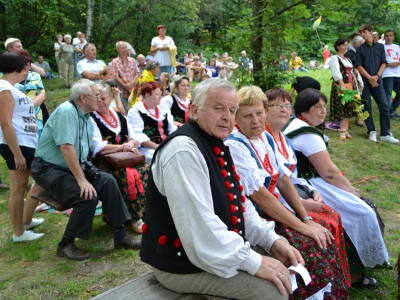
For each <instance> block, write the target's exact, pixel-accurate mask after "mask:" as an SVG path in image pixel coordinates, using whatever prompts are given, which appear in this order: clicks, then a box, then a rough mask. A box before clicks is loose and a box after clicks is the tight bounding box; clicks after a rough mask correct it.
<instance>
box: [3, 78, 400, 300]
mask: <svg viewBox="0 0 400 300" xmlns="http://www.w3.org/2000/svg"><path fill="white" fill-rule="evenodd" d="M304 75H306V74H304V73H296V76H304ZM307 76H311V77H314V78H316V79H317V80H319V81H320V82H321V86H322V91H323V92H324V93H325V94H327V95H328V98H329V95H330V89H331V80H330V78H331V73H330V71H329V70H315V71H313V70H310V72H309V73H308V74H307ZM44 85H45V88H46V95H47V99H46V105H47V107H48V109H49V111H53V110H54V109H55V108H56V107H57V105H58V104H60V103H62V102H64V101H66V100H68V98H69V90H68V89H63V88H62V87H63V83H62V81H61V80H59V79H55V80H51V81H48V80H45V81H44ZM193 86H194V85H193ZM193 86H192V87H193ZM289 87H290V85H288V86H287V88H289ZM294 96H296V95H294ZM327 111H328V112H329V103H328V108H327ZM373 111H374V119H375V124H376V126H377V128H379V115H378V110H377V106H376V104H375V103H373ZM391 125H392V128H391V131H392V132H393V134H394V135H395V137H399V136H400V121H397V122H396V121H391ZM350 126H351V129H350V132H351V134H352V135H353V136H354V140H352V141H346V142H342V141H340V140H339V138H338V133H337V132H334V131H330V130H325V132H324V134H326V135H327V136H328V137H329V139H330V141H329V147H330V155H331V158H332V160H333V161H334V163H335V164H336V165H337V166H338V167H339V169H340V170H341V171H343V172H344V173H345V174H346V176H347V177H348V179H349V180H350V182H353V183H355V182H357V183H356V184H355V187H357V188H358V189H360V191H361V193H362V195H363V196H364V197H366V198H370V199H373V200H374V202H375V204H376V205H377V206H378V208H379V213H380V215H381V217H382V219H383V220H384V222H385V224H386V229H385V241H386V243H387V248H388V251H389V254H390V257H391V262H392V263H395V259H396V258H397V256H398V254H399V253H400V243H399V241H400V230H399V224H400V199H399V188H400V155H399V153H400V152H399V149H400V146H399V145H390V144H383V143H371V142H369V141H368V140H367V138H366V133H367V130H366V129H365V128H360V127H357V126H355V125H354V119H353V120H352V121H351V123H350ZM0 174H1V178H2V180H3V181H4V182H5V183H9V178H8V171H7V167H6V165H5V162H4V160H3V159H2V158H0ZM372 176H376V177H374V178H370V177H372ZM8 197H9V191H3V190H0V240H1V242H0V266H1V272H0V291H1V292H0V293H1V294H0V299H90V298H91V297H93V296H95V295H97V294H100V293H102V292H104V291H106V290H108V289H111V288H113V287H115V286H118V285H120V284H122V283H124V282H126V281H128V280H130V279H132V278H134V277H136V276H137V275H139V274H142V273H144V272H146V271H148V270H149V266H148V265H147V264H145V263H143V262H141V260H140V257H139V251H130V250H118V251H115V250H114V246H113V235H112V231H111V229H110V228H109V227H108V226H107V225H105V224H104V222H103V221H102V217H96V218H95V220H94V222H93V229H92V232H91V236H90V238H89V240H88V241H84V240H77V241H76V244H77V246H78V247H80V248H81V249H82V250H83V251H87V252H89V253H90V254H91V258H89V259H88V260H86V261H84V262H75V261H68V260H66V259H63V258H59V257H57V256H56V249H57V244H58V242H59V241H60V239H61V237H62V234H63V232H64V230H65V226H66V224H67V221H68V216H65V215H61V214H49V213H40V214H36V215H35V216H36V217H42V218H45V223H44V224H43V225H40V226H39V227H37V228H36V229H35V232H44V233H45V236H44V237H43V238H42V239H40V240H38V241H35V242H32V243H23V244H14V243H13V242H12V239H11V237H12V226H11V222H10V216H9V212H8ZM130 234H131V235H133V234H132V233H130ZM367 272H368V274H369V275H371V276H373V277H376V278H377V279H378V280H380V282H381V285H380V287H379V288H376V289H373V290H366V289H354V288H352V289H350V296H351V299H382V300H386V299H396V293H397V285H396V274H395V272H394V271H393V270H387V269H384V268H378V269H373V270H372V269H369V270H367Z"/></svg>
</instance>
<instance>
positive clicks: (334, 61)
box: [329, 55, 364, 86]
mask: <svg viewBox="0 0 400 300" xmlns="http://www.w3.org/2000/svg"><path fill="white" fill-rule="evenodd" d="M339 59H340V61H341V62H342V63H343V65H344V66H345V68H352V69H353V70H354V68H353V64H352V63H351V61H350V60H349V59H347V58H346V59H342V58H341V57H340V56H339V55H333V56H331V57H330V59H329V68H330V69H331V72H332V77H333V80H335V81H338V80H340V79H343V76H342V73H340V66H339ZM352 73H353V76H354V72H353V71H352ZM353 80H355V78H354V79H353ZM357 81H358V84H359V85H360V86H364V82H363V80H362V78H361V75H360V73H358V76H357Z"/></svg>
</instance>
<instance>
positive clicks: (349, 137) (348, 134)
mask: <svg viewBox="0 0 400 300" xmlns="http://www.w3.org/2000/svg"><path fill="white" fill-rule="evenodd" d="M345 135H346V138H347V139H349V140H352V139H353V137H352V136H351V135H350V133H348V132H347V131H346V133H345Z"/></svg>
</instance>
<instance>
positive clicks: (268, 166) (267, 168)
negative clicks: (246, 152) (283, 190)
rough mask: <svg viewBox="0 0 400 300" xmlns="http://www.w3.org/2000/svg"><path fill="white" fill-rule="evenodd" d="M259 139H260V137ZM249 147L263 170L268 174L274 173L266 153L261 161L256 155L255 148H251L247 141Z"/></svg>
mask: <svg viewBox="0 0 400 300" xmlns="http://www.w3.org/2000/svg"><path fill="white" fill-rule="evenodd" d="M260 139H261V137H260ZM249 142H250V146H251V147H252V148H253V150H254V152H255V153H256V155H257V158H258V160H259V161H260V162H261V164H262V165H263V167H264V170H265V171H267V172H268V173H269V174H272V173H274V168H273V167H272V164H271V161H270V160H269V156H268V153H265V156H264V159H261V156H260V155H259V154H258V151H257V149H256V147H254V146H253V144H252V142H251V141H250V140H249Z"/></svg>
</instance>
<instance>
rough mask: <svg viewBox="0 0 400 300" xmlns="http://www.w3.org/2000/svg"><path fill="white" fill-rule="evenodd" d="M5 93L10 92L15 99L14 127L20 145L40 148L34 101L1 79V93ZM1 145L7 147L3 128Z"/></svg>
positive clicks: (0, 134)
mask: <svg viewBox="0 0 400 300" xmlns="http://www.w3.org/2000/svg"><path fill="white" fill-rule="evenodd" d="M3 91H10V92H11V95H12V97H13V98H14V102H15V103H14V109H13V113H12V125H13V127H14V131H15V135H16V136H17V140H18V145H19V146H25V147H29V148H35V149H36V148H37V146H38V125H37V120H36V115H35V109H34V105H33V101H32V99H31V98H29V97H28V96H26V95H25V94H24V93H22V92H21V91H20V90H18V89H17V88H15V87H14V86H13V85H12V84H11V83H9V82H8V81H6V80H3V79H0V93H1V92H3ZM2 113H4V112H2ZM0 144H6V145H7V142H6V140H5V138H4V135H3V131H2V129H1V126H0Z"/></svg>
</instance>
